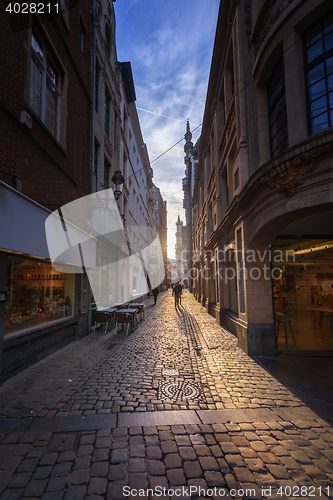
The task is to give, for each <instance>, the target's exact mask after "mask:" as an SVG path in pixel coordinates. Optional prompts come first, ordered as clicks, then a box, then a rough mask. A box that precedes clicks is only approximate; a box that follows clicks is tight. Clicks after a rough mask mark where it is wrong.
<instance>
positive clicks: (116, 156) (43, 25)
mask: <svg viewBox="0 0 333 500" xmlns="http://www.w3.org/2000/svg"><path fill="white" fill-rule="evenodd" d="M17 5H18V4H17ZM50 5H51V4H50ZM55 5H56V7H54V8H55V9H59V11H58V12H57V11H55V12H52V13H50V14H47V13H45V16H44V17H43V16H42V15H29V16H28V15H23V17H22V16H18V15H16V17H15V18H13V16H11V15H10V13H9V12H6V11H5V6H4V4H2V5H1V7H0V27H1V35H0V58H1V68H2V71H1V75H0V159H1V164H0V212H1V220H0V229H1V231H0V233H1V235H0V380H1V379H5V378H7V377H9V376H11V375H12V374H14V373H17V372H18V371H20V370H22V369H23V368H25V367H26V366H29V365H30V364H33V363H34V362H36V361H38V360H39V359H41V358H43V357H45V356H47V355H48V354H50V353H52V352H54V351H55V350H56V349H58V348H60V347H62V346H64V345H66V344H68V343H69V342H71V341H73V340H75V339H77V338H79V337H81V336H83V335H86V334H88V333H89V332H90V331H91V328H92V312H91V300H92V294H91V290H90V287H89V281H88V277H87V273H86V272H85V268H84V267H83V269H82V267H81V269H75V270H74V272H73V273H71V272H68V270H67V268H65V266H62V264H63V262H62V261H60V262H58V263H57V266H56V267H54V266H52V262H51V258H50V248H49V246H48V240H47V234H46V225H45V224H46V221H47V219H48V218H49V216H50V214H51V213H52V212H53V211H55V212H56V213H58V215H57V217H58V221H59V220H60V221H61V224H62V225H63V227H65V226H66V223H67V222H68V220H66V221H64V219H63V215H62V210H63V209H64V207H65V206H68V204H69V203H71V202H74V203H76V202H77V203H78V206H80V203H81V201H80V200H82V199H83V198H84V197H85V196H88V195H89V196H90V195H91V194H92V193H95V192H98V193H100V192H103V193H105V192H107V190H108V189H109V190H110V191H111V190H112V189H113V188H114V187H115V186H114V184H113V182H112V178H113V175H114V173H115V172H116V171H120V172H121V173H122V175H123V176H124V184H123V193H122V195H121V196H120V198H119V200H118V201H117V205H116V206H115V207H116V212H117V213H116V216H115V218H116V219H117V218H118V219H119V218H120V217H121V221H122V229H121V231H120V232H119V233H121V241H120V242H118V244H117V245H113V246H112V241H111V244H109V245H104V246H102V247H98V245H97V243H96V241H97V238H96V231H95V232H94V231H93V230H92V227H93V225H92V222H93V219H94V218H95V212H98V211H99V210H100V209H103V208H104V205H103V204H104V202H106V200H104V199H103V200H99V198H98V197H95V198H94V201H95V202H96V200H97V201H98V203H97V204H96V207H95V209H94V210H91V211H89V210H88V212H89V213H88V215H87V214H86V213H83V212H82V213H80V212H79V211H78V212H77V217H75V218H74V220H70V222H71V223H72V226H71V231H73V233H72V236H73V237H74V238H76V239H77V240H78V241H80V239H81V240H84V239H86V240H87V241H88V243H89V245H90V244H91V245H92V248H93V249H94V252H95V254H96V255H95V262H94V265H95V268H96V273H97V274H98V283H99V287H100V288H101V289H102V291H103V289H105V291H106V292H107V294H108V295H107V298H110V300H114V299H115V297H116V298H119V299H121V300H123V301H127V300H132V299H137V298H138V297H142V296H143V297H144V296H145V294H146V293H147V280H146V277H145V275H144V274H145V273H144V272H142V271H141V270H140V269H141V268H140V259H138V257H137V255H136V254H137V253H138V252H140V251H141V250H142V249H143V248H146V247H147V245H149V244H150V243H152V241H151V240H152V237H151V236H150V239H149V238H148V236H146V239H145V240H144V241H141V239H142V231H140V228H141V227H149V228H150V229H151V230H152V231H151V232H150V234H156V233H158V234H159V235H160V241H163V244H165V252H164V253H165V258H166V234H165V233H166V222H165V213H164V212H165V205H164V202H163V200H161V196H160V193H159V194H158V196H157V198H156V200H157V201H158V203H159V206H161V210H160V211H159V210H157V209H156V205H153V204H151V203H150V202H149V198H150V196H151V191H152V190H153V189H154V184H153V181H152V175H153V174H152V169H151V167H150V163H149V157H148V152H147V148H146V146H145V144H144V141H143V138H142V133H141V129H140V124H139V120H138V116H137V111H136V108H135V90H134V82H133V77H132V73H131V68H130V64H129V63H119V61H118V60H117V53H116V44H115V13H114V9H113V2H112V1H109V0H93V1H90V0H80V2H73V4H72V7H71V8H70V9H69V10H67V9H66V5H67V2H56V3H55ZM45 8H46V7H45ZM155 188H156V186H155ZM156 189H157V188H156ZM112 198H113V195H112ZM109 212H111V211H109ZM48 220H49V219H48ZM130 227H131V228H132V229H130ZM67 229H68V227H67V228H66V229H64V230H63V233H64V234H65V232H66V233H68V231H67ZM51 232H52V231H51ZM63 233H61V234H62V236H64V234H63ZM130 233H132V235H133V237H131V234H130ZM145 234H148V230H147V231H146V233H145ZM106 239H107V238H106ZM56 240H57V238H55V241H56ZM60 240H61V238H60V237H59V244H60ZM111 240H112V237H111ZM64 241H65V240H64ZM66 241H68V240H66ZM56 243H57V241H56ZM114 246H116V248H114ZM158 249H159V247H156V251H157V250H158ZM130 253H132V254H133V257H132V258H131V259H128V264H129V265H128V267H127V268H126V270H125V272H123V271H124V270H123V269H118V267H119V266H118V267H117V266H114V267H113V269H112V270H113V271H114V272H112V273H111V274H110V273H109V272H108V271H105V267H104V266H105V265H107V264H109V263H110V262H112V261H116V262H117V261H118V260H119V259H120V258H122V257H124V255H125V256H128V255H129V254H130ZM123 260H124V259H123ZM85 263H86V262H85ZM160 267H161V266H160ZM162 268H163V269H164V264H163V265H162ZM151 269H152V270H153V271H152V272H154V273H155V274H156V273H157V271H158V270H157V267H156V265H155V264H154V263H152V267H151ZM162 279H163V277H161V281H162ZM103 296H104V297H105V293H104V292H103Z"/></svg>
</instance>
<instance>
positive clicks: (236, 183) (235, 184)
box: [234, 168, 239, 191]
mask: <svg viewBox="0 0 333 500" xmlns="http://www.w3.org/2000/svg"><path fill="white" fill-rule="evenodd" d="M238 187H239V168H237V170H236V172H235V173H234V190H235V191H236V189H238Z"/></svg>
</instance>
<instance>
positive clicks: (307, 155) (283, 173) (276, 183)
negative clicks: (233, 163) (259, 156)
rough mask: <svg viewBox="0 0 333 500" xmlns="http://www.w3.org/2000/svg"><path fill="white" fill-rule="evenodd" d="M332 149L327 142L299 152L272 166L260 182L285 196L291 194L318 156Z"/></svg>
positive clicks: (310, 169)
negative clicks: (289, 158)
mask: <svg viewBox="0 0 333 500" xmlns="http://www.w3.org/2000/svg"><path fill="white" fill-rule="evenodd" d="M332 149H333V143H332V142H329V143H327V144H324V145H323V146H318V147H317V148H314V149H311V150H309V151H306V152H304V153H301V154H299V155H297V156H295V157H294V158H292V159H291V160H287V161H285V162H283V163H280V164H279V165H277V166H275V167H273V168H272V169H271V170H270V171H269V172H267V174H265V175H264V176H263V177H262V178H261V182H264V183H267V184H268V185H269V187H270V188H272V189H273V188H275V189H277V191H278V192H279V193H284V195H285V196H293V195H294V194H295V193H296V188H297V186H299V185H300V184H302V183H303V182H304V180H303V179H302V176H303V175H305V174H307V173H309V172H311V171H312V170H314V169H315V168H316V167H317V165H318V159H319V157H320V156H321V155H322V154H323V153H325V152H328V151H331V150H332Z"/></svg>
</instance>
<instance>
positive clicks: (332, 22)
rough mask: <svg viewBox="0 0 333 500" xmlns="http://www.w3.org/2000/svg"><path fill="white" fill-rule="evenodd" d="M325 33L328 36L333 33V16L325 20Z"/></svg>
mask: <svg viewBox="0 0 333 500" xmlns="http://www.w3.org/2000/svg"><path fill="white" fill-rule="evenodd" d="M323 25H324V33H325V34H327V33H329V32H330V31H333V14H332V15H330V16H329V17H327V18H326V19H324V22H323Z"/></svg>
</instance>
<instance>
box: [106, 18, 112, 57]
mask: <svg viewBox="0 0 333 500" xmlns="http://www.w3.org/2000/svg"><path fill="white" fill-rule="evenodd" d="M105 49H106V53H107V55H108V56H109V58H110V56H111V36H110V28H109V26H108V25H106V26H105Z"/></svg>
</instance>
